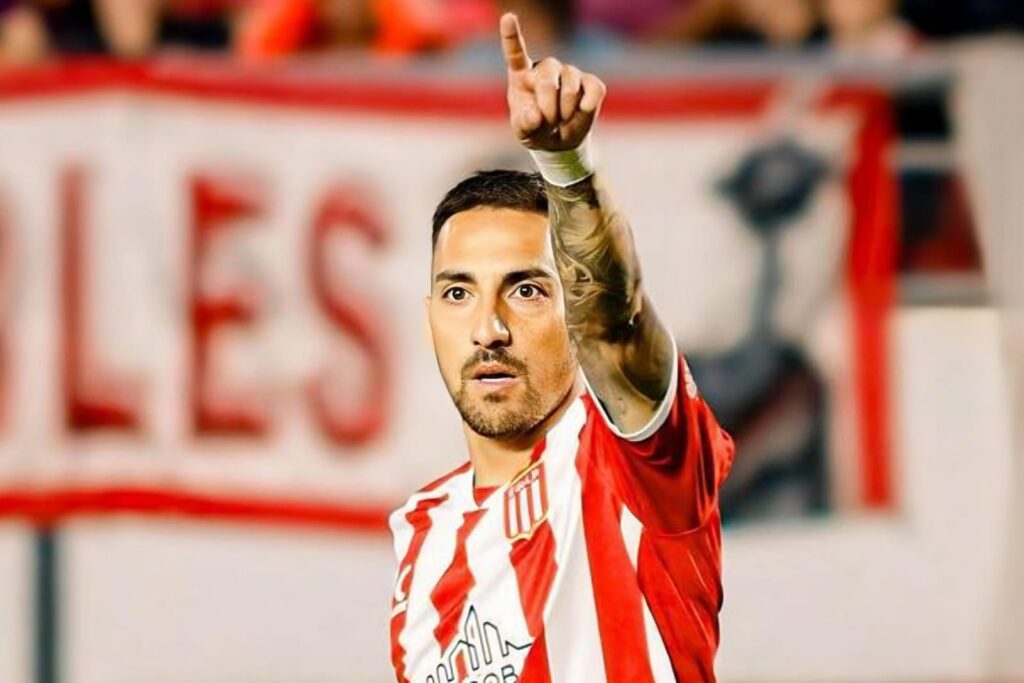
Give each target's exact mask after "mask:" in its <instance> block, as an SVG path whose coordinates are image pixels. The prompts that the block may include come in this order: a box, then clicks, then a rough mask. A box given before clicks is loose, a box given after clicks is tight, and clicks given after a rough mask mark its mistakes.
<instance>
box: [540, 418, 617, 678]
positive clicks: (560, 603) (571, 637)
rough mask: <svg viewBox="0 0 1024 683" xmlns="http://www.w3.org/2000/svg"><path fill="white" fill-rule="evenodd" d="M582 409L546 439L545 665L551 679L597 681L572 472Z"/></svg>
mask: <svg viewBox="0 0 1024 683" xmlns="http://www.w3.org/2000/svg"><path fill="white" fill-rule="evenodd" d="M585 421H586V408H585V407H584V405H583V403H582V401H576V402H575V403H574V404H573V405H572V406H571V407H570V408H569V410H568V411H567V412H566V414H565V415H564V416H563V417H562V419H561V420H560V421H559V423H558V425H556V426H555V428H554V429H552V430H551V431H550V432H549V433H548V436H547V447H546V448H545V450H544V466H545V468H546V470H547V478H548V482H547V483H548V491H549V492H551V495H550V496H549V499H548V519H549V520H550V523H551V530H552V532H553V533H554V537H555V543H556V546H555V547H556V550H555V561H556V562H557V563H558V573H557V576H556V579H555V584H554V586H553V587H552V589H551V596H550V598H549V600H548V603H547V605H546V607H545V624H546V629H545V632H546V636H547V649H548V663H549V666H550V670H551V680H553V681H603V680H605V671H604V658H603V657H602V656H601V655H600V653H601V633H600V631H599V629H598V626H597V607H596V605H595V604H594V586H593V583H592V582H591V578H590V561H589V559H588V557H587V544H586V539H585V538H584V537H583V503H582V486H581V484H580V478H579V476H578V474H577V472H576V453H577V450H578V449H579V433H580V429H581V428H582V427H583V425H584V423H585Z"/></svg>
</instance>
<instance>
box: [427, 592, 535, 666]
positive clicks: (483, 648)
mask: <svg viewBox="0 0 1024 683" xmlns="http://www.w3.org/2000/svg"><path fill="white" fill-rule="evenodd" d="M530 645H532V643H527V644H526V645H514V644H512V643H511V642H509V641H508V640H505V638H504V637H503V636H502V634H501V631H500V630H499V629H498V627H497V626H495V625H494V624H493V623H491V622H489V621H481V620H480V617H479V616H477V612H476V608H475V607H472V606H471V607H470V608H469V610H468V611H467V613H466V620H465V621H464V622H463V624H462V631H461V632H460V633H459V639H458V640H456V641H455V642H454V643H452V644H451V646H450V647H449V648H448V651H447V652H445V654H444V657H443V658H442V660H441V662H440V663H438V665H437V667H436V668H435V669H434V671H433V673H430V674H428V675H427V678H426V683H456V681H458V682H459V683H516V682H517V681H518V680H519V676H520V675H521V674H522V672H523V662H524V660H525V659H526V653H527V652H529V650H530Z"/></svg>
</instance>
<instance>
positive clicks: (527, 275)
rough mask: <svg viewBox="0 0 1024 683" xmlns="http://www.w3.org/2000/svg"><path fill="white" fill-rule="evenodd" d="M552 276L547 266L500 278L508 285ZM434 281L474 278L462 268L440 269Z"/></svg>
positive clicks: (459, 280) (474, 281) (460, 280)
mask: <svg viewBox="0 0 1024 683" xmlns="http://www.w3.org/2000/svg"><path fill="white" fill-rule="evenodd" d="M554 277H555V275H554V274H553V273H551V272H550V271H549V270H548V269H547V268H539V267H534V268H522V269H520V270H513V271H511V272H509V273H506V274H505V277H503V278H502V279H501V282H502V285H503V286H508V285H511V284H515V283H516V282H522V281H523V280H539V279H548V280H552V279H554ZM434 282H435V283H437V282H463V283H466V284H475V283H476V278H475V277H473V276H472V275H471V274H470V273H467V272H465V271H462V270H442V271H441V272H440V273H438V274H437V275H435V276H434Z"/></svg>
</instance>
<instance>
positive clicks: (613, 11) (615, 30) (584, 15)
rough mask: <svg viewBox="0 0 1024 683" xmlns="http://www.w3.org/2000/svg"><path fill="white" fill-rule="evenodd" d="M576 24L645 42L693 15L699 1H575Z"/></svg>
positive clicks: (583, 27) (586, 28) (587, 28)
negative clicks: (670, 23) (667, 24)
mask: <svg viewBox="0 0 1024 683" xmlns="http://www.w3.org/2000/svg"><path fill="white" fill-rule="evenodd" d="M574 4H575V18H576V23H577V25H578V26H579V27H580V28H582V29H585V30H591V31H593V30H597V31H607V32H609V33H612V34H614V35H615V36H617V37H629V38H639V39H642V38H644V37H645V36H647V35H650V34H652V33H653V32H655V31H656V30H657V29H658V28H659V27H661V26H663V25H664V24H665V22H667V21H671V20H674V19H675V17H678V16H686V15H689V14H690V13H691V10H692V8H693V6H694V5H696V4H699V1H698V0H629V1H628V2H624V1H623V0H575V3H574Z"/></svg>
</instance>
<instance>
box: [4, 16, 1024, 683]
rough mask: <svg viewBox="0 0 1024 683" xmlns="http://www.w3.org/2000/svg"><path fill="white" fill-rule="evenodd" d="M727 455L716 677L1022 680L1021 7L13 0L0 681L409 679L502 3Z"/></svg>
mask: <svg viewBox="0 0 1024 683" xmlns="http://www.w3.org/2000/svg"><path fill="white" fill-rule="evenodd" d="M507 10H513V11H515V12H517V13H518V14H519V16H520V19H521V22H522V24H523V27H524V32H525V34H526V37H527V40H528V43H529V45H530V46H531V52H532V53H533V54H532V56H534V57H535V58H536V57H538V56H546V55H555V56H558V57H559V58H561V59H562V60H563V61H573V62H575V63H577V64H579V65H580V66H581V67H583V68H584V69H587V70H591V71H595V72H596V73H598V74H599V75H600V76H601V77H602V78H604V79H605V80H606V82H607V83H608V84H609V93H610V94H609V97H608V100H607V104H606V107H605V110H604V112H603V115H602V118H601V121H600V123H599V129H598V131H597V134H596V138H597V142H598V149H599V154H600V159H601V165H602V168H603V169H604V171H605V172H606V173H607V174H608V176H609V178H610V180H611V183H612V185H613V187H614V189H615V194H616V196H617V198H618V199H619V200H620V201H621V203H622V205H623V208H624V210H625V211H626V212H627V213H628V215H629V216H630V218H631V221H632V224H633V230H634V233H635V235H636V239H637V242H638V247H639V250H640V254H641V259H642V261H643V263H644V266H645V273H646V276H647V279H648V280H649V289H650V291H651V294H652V296H653V298H654V300H655V301H656V302H657V304H658V307H659V310H660V311H661V313H662V315H663V317H665V318H666V319H667V320H668V321H669V322H670V324H671V325H672V328H673V331H674V333H675V334H676V336H677V338H678V340H679V344H680V348H681V349H683V350H684V352H685V353H686V354H687V356H688V358H689V362H690V365H691V367H692V369H693V374H694V376H695V379H696V382H697V384H698V386H699V388H700V390H701V392H702V393H703V395H704V396H705V398H706V399H707V400H708V402H709V403H710V404H711V405H712V406H713V408H714V409H715V411H716V413H717V414H718V416H719V418H720V420H721V421H722V422H723V424H724V425H725V426H726V427H727V428H728V429H729V430H730V431H731V432H732V433H733V435H734V437H735V438H736V440H737V444H738V454H737V459H736V464H735V467H734V469H733V472H732V474H731V476H730V479H729V480H728V482H727V485H726V487H725V489H724V490H723V491H722V498H721V504H722V507H723V512H724V516H725V522H726V526H727V529H726V533H725V540H724V551H723V552H724V565H725V568H724V572H725V573H724V583H725V588H726V603H725V607H724V610H723V613H722V647H721V652H720V655H719V659H718V670H719V675H720V678H721V680H723V681H726V682H730V681H736V682H743V681H751V682H758V681H775V682H788V681H794V682H795V681H808V682H810V681H813V682H817V683H831V682H842V681H880V682H881V681H901V682H905V681H922V682H923V681H939V682H952V681H1024V619H1021V617H1020V615H1021V614H1024V502H1022V501H1024V275H1022V272H1024V225H1022V221H1024V218H1022V217H1024V38H1022V31H1024V3H1021V2H1019V1H1017V0H903V1H902V2H900V1H898V0H632V1H631V2H621V1H618V0H547V1H543V0H20V1H19V0H0V588H2V590H0V681H2V682H8V681H9V682H11V683H20V682H22V681H26V682H28V681H33V682H39V683H56V682H69V683H79V682H82V683H85V682H97V683H99V682H103V683H105V682H118V683H122V682H123V683H143V682H150V681H152V682H158V681H159V682H168V683H172V682H180V683H192V682H218V683H220V682H246V683H247V682H250V681H252V682H255V681H266V682H271V681H273V682H278V681H280V682H289V683H294V682H306V681H308V682H319V681H351V682H359V681H365V682H377V681H388V680H392V674H391V673H390V672H391V664H390V662H389V655H388V638H389V634H388V618H389V615H388V605H389V601H390V598H391V594H392V586H393V571H394V560H393V557H392V550H391V546H390V536H389V533H388V530H387V514H388V512H389V511H390V510H392V509H394V508H395V507H397V506H398V505H399V504H400V503H401V502H403V501H404V499H405V497H407V496H408V495H409V494H410V493H411V492H412V491H414V490H415V489H417V488H419V487H420V486H422V485H423V484H424V483H426V482H428V481H430V480H432V479H433V478H435V477H436V476H437V475H439V474H440V473H442V472H444V471H446V470H447V469H450V468H451V467H453V466H455V465H457V464H458V463H460V462H462V461H463V460H465V457H466V455H465V451H464V444H463V439H462V435H461V432H460V430H459V421H458V415H457V413H456V411H455V410H454V409H453V407H452V406H451V402H450V400H449V398H448V396H447V393H446V392H445V391H444V387H443V385H442V383H441V382H440V379H439V377H437V371H436V365H435V362H434V358H433V353H432V350H431V348H430V344H429V338H428V336H427V332H426V329H425V323H424V316H423V309H422V298H423V296H424V295H425V294H426V292H427V288H428V287H427V285H428V272H429V270H428V269H429V257H430V247H429V245H430V240H429V217H430V215H431V213H432V211H433V208H434V206H435V204H436V203H437V201H438V200H439V199H440V197H441V196H442V195H443V193H444V192H445V191H446V190H447V189H448V188H449V187H450V186H451V185H453V184H454V183H455V182H457V181H458V180H459V179H460V178H462V177H463V176H465V175H466V174H468V173H470V172H472V171H474V170H477V169H481V168H492V167H516V168H528V167H529V160H528V158H527V157H526V156H525V154H524V153H523V152H522V150H520V149H519V148H518V147H517V146H516V145H515V142H514V140H512V139H511V137H512V136H511V135H510V134H509V131H508V127H507V122H506V112H505V103H504V81H503V78H504V68H503V64H502V58H501V54H500V48H499V46H498V43H497V41H496V26H497V17H498V16H499V14H500V13H501V12H503V11H507Z"/></svg>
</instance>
